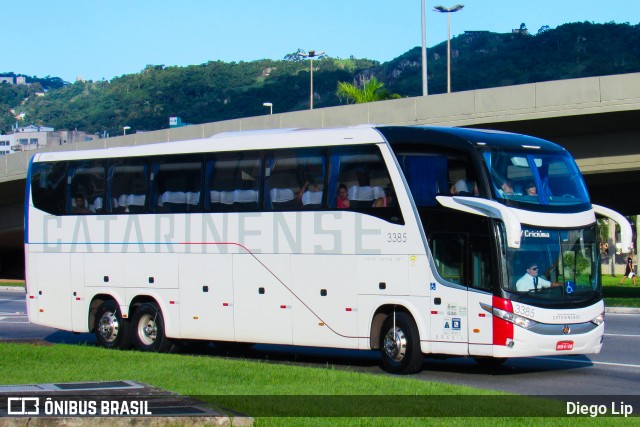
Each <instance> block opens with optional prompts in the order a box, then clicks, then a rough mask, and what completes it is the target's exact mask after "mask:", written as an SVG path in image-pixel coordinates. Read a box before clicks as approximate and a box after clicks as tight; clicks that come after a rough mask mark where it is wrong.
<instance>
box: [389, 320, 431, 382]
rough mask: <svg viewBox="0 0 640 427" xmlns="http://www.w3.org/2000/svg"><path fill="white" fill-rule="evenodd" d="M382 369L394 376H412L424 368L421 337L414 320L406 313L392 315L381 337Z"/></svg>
mask: <svg viewBox="0 0 640 427" xmlns="http://www.w3.org/2000/svg"><path fill="white" fill-rule="evenodd" d="M380 355H381V357H382V367H383V368H384V369H385V370H386V371H387V372H391V373H394V374H412V373H415V372H418V371H419V370H420V368H421V367H422V360H423V357H422V351H421V350H420V335H419V334H418V327H417V326H416V322H415V321H414V320H413V318H412V317H411V316H410V315H409V314H408V313H405V312H398V313H395V314H393V313H392V314H390V315H389V316H388V317H387V318H386V320H385V321H384V323H383V324H382V333H381V336H380Z"/></svg>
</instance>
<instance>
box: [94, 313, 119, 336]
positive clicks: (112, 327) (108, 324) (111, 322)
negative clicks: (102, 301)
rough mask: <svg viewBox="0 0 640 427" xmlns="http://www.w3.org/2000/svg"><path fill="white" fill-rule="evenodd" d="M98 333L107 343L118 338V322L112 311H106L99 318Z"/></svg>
mask: <svg viewBox="0 0 640 427" xmlns="http://www.w3.org/2000/svg"><path fill="white" fill-rule="evenodd" d="M97 329H98V334H100V337H101V338H102V339H103V340H104V341H105V342H108V343H112V342H114V341H115V340H116V338H118V331H119V330H120V323H119V322H118V318H117V317H116V316H115V314H114V313H112V312H106V313H104V314H103V315H102V317H101V318H100V321H99V322H98V328H97Z"/></svg>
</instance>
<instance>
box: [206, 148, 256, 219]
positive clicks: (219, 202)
mask: <svg viewBox="0 0 640 427" xmlns="http://www.w3.org/2000/svg"><path fill="white" fill-rule="evenodd" d="M261 163H262V162H261V156H260V152H259V151H239V152H235V153H220V154H216V155H215V156H214V155H212V156H209V157H207V161H206V178H205V183H206V184H205V194H204V195H205V199H204V203H205V205H204V210H205V211H206V212H252V211H257V210H258V206H259V204H258V202H259V197H258V196H259V189H260V182H261V181H260V168H261Z"/></svg>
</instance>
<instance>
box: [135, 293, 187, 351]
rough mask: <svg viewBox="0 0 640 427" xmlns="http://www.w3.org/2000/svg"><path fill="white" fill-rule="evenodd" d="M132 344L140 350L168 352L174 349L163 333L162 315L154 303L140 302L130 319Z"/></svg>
mask: <svg viewBox="0 0 640 427" xmlns="http://www.w3.org/2000/svg"><path fill="white" fill-rule="evenodd" d="M132 326H133V330H132V335H133V345H134V346H135V348H136V349H138V350H140V351H152V352H157V353H170V352H172V351H174V350H175V349H176V346H175V345H174V343H173V341H171V340H170V339H169V338H167V336H166V335H165V328H164V317H163V316H162V311H161V310H160V307H158V305H157V304H155V303H144V304H141V305H140V306H139V307H138V308H137V309H136V311H135V314H134V315H133V321H132Z"/></svg>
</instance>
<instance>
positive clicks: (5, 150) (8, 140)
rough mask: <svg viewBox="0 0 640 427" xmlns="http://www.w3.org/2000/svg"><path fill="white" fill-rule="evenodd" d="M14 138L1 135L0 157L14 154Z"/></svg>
mask: <svg viewBox="0 0 640 427" xmlns="http://www.w3.org/2000/svg"><path fill="white" fill-rule="evenodd" d="M13 141H14V138H13V134H12V135H0V156H6V155H7V154H11V153H13V145H14V142H13Z"/></svg>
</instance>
